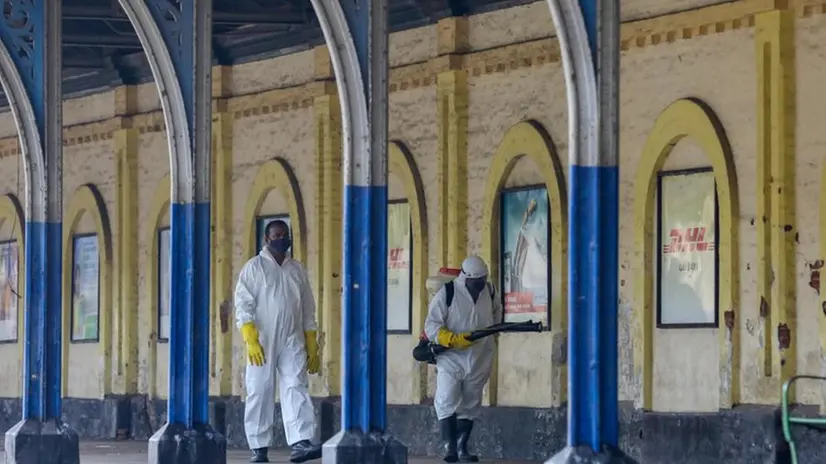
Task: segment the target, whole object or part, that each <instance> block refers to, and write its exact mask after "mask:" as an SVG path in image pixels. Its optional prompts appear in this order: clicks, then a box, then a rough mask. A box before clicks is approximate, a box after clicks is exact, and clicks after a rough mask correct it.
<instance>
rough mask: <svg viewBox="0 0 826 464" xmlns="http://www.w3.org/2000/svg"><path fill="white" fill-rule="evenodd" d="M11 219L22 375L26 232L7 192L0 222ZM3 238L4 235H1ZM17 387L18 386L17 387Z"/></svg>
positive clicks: (1, 199)
mask: <svg viewBox="0 0 826 464" xmlns="http://www.w3.org/2000/svg"><path fill="white" fill-rule="evenodd" d="M6 221H12V222H14V223H15V224H16V226H15V227H14V229H13V230H14V240H15V241H16V242H17V346H18V373H19V375H20V376H21V377H22V376H23V348H24V347H25V346H26V345H25V343H21V342H22V340H23V323H24V321H25V319H24V314H25V310H26V307H25V302H26V300H25V292H26V285H25V279H26V246H25V245H26V243H25V238H26V233H25V227H26V223H25V218H24V216H23V207H22V206H21V205H20V201H19V200H18V199H17V197H16V196H15V195H12V194H8V195H2V196H0V223H4V222H6ZM3 238H5V237H3ZM18 388H19V387H18Z"/></svg>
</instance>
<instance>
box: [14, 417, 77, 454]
mask: <svg viewBox="0 0 826 464" xmlns="http://www.w3.org/2000/svg"><path fill="white" fill-rule="evenodd" d="M6 464H80V439H79V438H78V436H77V432H75V431H74V430H72V428H71V427H69V426H68V425H67V424H65V423H63V421H61V420H59V419H48V420H46V421H42V422H41V421H40V420H37V419H26V420H22V421H20V422H18V423H17V424H16V425H15V426H14V427H12V428H10V429H9V430H8V432H6Z"/></svg>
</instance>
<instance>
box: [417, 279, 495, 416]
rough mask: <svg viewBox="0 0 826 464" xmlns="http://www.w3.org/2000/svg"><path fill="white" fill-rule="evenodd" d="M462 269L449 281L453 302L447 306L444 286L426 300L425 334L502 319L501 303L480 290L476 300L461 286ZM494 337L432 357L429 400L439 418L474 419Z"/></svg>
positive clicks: (490, 362)
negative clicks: (433, 368) (432, 386)
mask: <svg viewBox="0 0 826 464" xmlns="http://www.w3.org/2000/svg"><path fill="white" fill-rule="evenodd" d="M465 278H466V276H465V273H464V272H462V273H461V274H459V277H458V278H456V280H454V281H453V287H454V290H453V292H454V294H453V303H452V304H451V306H450V308H448V307H447V301H446V295H445V293H446V291H445V289H444V287H442V289H441V290H439V291H438V292H437V293H436V296H434V297H433V299H432V300H431V301H430V307H429V308H428V315H427V319H426V320H425V325H424V328H425V334H426V335H427V338H428V339H430V340H437V339H438V336H439V329H440V328H442V327H445V328H446V329H447V330H450V331H451V332H453V333H456V334H461V333H465V332H472V331H474V330H478V329H483V328H485V327H489V326H491V325H493V324H496V323H499V322H501V321H502V303H501V302H500V301H499V298H498V297H494V298H491V294H490V291H489V289H488V288H485V289H483V290H482V292H481V293H480V294H479V298H478V299H477V301H476V303H474V302H473V298H472V297H471V296H470V292H468V290H467V288H466V287H465ZM494 349H495V341H494V339H493V337H485V338H483V339H481V340H478V341H476V342H474V344H473V345H472V346H470V347H469V348H467V349H464V350H449V351H447V352H445V353H443V354H440V355H439V356H438V357H436V372H437V373H436V395H435V398H434V400H433V403H434V406H435V408H436V416H437V417H438V419H439V420H442V419H446V418H448V417H450V416H451V415H453V414H456V416H457V418H458V419H469V420H475V419H477V418H478V417H479V413H480V411H481V409H482V389H483V388H484V386H485V384H486V383H487V381H488V379H489V378H490V372H491V369H492V367H493V357H494Z"/></svg>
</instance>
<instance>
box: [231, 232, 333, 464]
mask: <svg viewBox="0 0 826 464" xmlns="http://www.w3.org/2000/svg"><path fill="white" fill-rule="evenodd" d="M264 239H265V246H264V247H263V249H262V250H261V252H260V253H259V254H258V256H256V257H254V258H252V259H251V260H249V261H248V262H247V263H246V264H245V265H244V268H243V269H241V274H240V275H239V277H238V284H237V285H236V287H235V316H236V319H237V324H238V328H239V329H241V335H242V336H243V338H244V343H245V344H246V347H247V356H248V358H249V359H248V360H249V362H248V364H247V371H246V378H245V381H246V389H247V401H246V408H245V410H244V429H245V431H246V434H247V442H248V443H249V447H250V449H251V450H252V457H251V458H250V462H269V460H268V458H267V448H268V447H269V446H270V445H271V444H272V434H273V432H272V426H273V413H274V412H275V377H276V373H277V374H278V380H279V392H280V394H281V416H282V418H283V419H284V432H285V434H286V437H287V443H289V444H290V446H291V447H292V452H291V454H290V462H304V461H307V460H310V459H318V458H320V457H321V446H320V445H316V444H313V443H312V441H311V440H312V439H313V436H314V435H315V429H316V420H315V410H314V407H313V403H312V399H311V398H310V393H309V390H308V386H309V385H308V378H307V374H308V373H309V374H316V373H318V370H319V363H320V361H319V356H318V343H317V334H316V331H317V324H316V317H315V309H316V308H315V301H314V300H313V294H312V289H311V288H310V281H309V277H308V275H307V270H306V269H305V268H304V266H303V265H302V264H301V263H299V262H298V261H295V260H293V259H291V258H290V257H289V256H288V255H287V251H288V250H289V249H290V247H291V246H292V242H291V240H290V230H289V227H288V226H287V224H286V223H285V222H284V221H280V220H276V221H273V222H271V223H269V224H268V225H267V227H266V231H265V236H264Z"/></svg>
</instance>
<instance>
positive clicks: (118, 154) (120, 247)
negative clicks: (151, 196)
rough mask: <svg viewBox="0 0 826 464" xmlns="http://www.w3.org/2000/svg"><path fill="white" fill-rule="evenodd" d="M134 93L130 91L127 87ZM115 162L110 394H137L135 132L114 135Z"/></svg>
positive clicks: (117, 131)
mask: <svg viewBox="0 0 826 464" xmlns="http://www.w3.org/2000/svg"><path fill="white" fill-rule="evenodd" d="M127 89H132V90H134V87H127ZM113 145H114V150H115V159H116V162H117V194H116V195H117V222H116V223H115V231H114V233H115V235H116V236H117V237H118V239H117V240H116V241H115V243H116V247H117V249H116V250H115V255H116V256H115V258H116V260H115V262H116V266H115V269H116V270H117V271H116V272H117V278H116V282H115V288H116V292H115V295H116V309H115V311H114V315H113V316H114V319H115V320H114V321H113V322H114V326H115V327H117V330H116V332H115V340H116V345H115V349H114V350H113V352H114V354H115V356H117V362H116V369H117V372H116V375H115V376H114V377H115V378H114V379H113V380H114V384H115V385H114V386H113V391H114V392H116V393H121V394H130V393H137V391H138V364H139V361H138V358H139V355H138V330H137V327H138V311H137V308H138V226H137V224H138V132H137V130H135V129H131V128H124V129H119V130H116V131H115V132H114V135H113Z"/></svg>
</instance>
